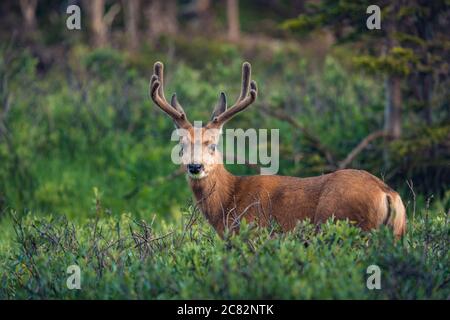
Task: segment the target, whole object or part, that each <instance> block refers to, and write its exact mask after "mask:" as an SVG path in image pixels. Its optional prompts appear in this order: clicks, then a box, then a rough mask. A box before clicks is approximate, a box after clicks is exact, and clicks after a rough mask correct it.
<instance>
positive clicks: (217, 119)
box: [209, 62, 258, 128]
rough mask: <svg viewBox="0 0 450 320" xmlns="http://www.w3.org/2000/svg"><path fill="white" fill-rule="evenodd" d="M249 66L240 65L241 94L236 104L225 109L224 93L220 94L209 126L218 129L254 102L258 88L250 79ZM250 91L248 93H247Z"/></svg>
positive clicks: (248, 64)
mask: <svg viewBox="0 0 450 320" xmlns="http://www.w3.org/2000/svg"><path fill="white" fill-rule="evenodd" d="M251 69H252V67H251V65H250V63H248V62H244V63H243V64H242V87H241V94H240V95H239V98H238V99H237V101H236V103H235V104H234V105H233V106H232V107H231V108H229V109H227V99H226V96H225V93H223V92H221V93H220V99H219V103H218V105H217V106H216V108H215V109H214V112H213V115H212V118H211V122H210V123H209V126H211V127H218V128H220V127H221V126H222V125H223V124H224V123H225V122H227V121H228V120H230V119H231V118H232V117H234V115H235V114H237V113H238V112H241V111H242V110H244V109H245V108H247V107H248V106H249V105H250V104H252V103H253V102H254V101H255V100H256V96H257V92H258V88H257V87H256V82H255V81H253V80H250V79H251ZM249 89H250V92H249Z"/></svg>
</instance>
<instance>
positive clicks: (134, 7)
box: [123, 0, 140, 51]
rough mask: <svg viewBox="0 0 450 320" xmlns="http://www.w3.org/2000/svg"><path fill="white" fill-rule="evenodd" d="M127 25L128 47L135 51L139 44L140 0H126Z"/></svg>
mask: <svg viewBox="0 0 450 320" xmlns="http://www.w3.org/2000/svg"><path fill="white" fill-rule="evenodd" d="M123 3H124V7H125V27H126V30H127V38H128V39H127V40H128V48H129V49H130V50H131V51H135V50H136V49H137V48H138V46H139V6H140V0H124V1H123Z"/></svg>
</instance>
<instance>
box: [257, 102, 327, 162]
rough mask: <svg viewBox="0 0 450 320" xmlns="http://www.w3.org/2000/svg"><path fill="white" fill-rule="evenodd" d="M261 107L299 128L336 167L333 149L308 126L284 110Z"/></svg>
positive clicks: (271, 114)
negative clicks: (324, 143) (323, 142)
mask: <svg viewBox="0 0 450 320" xmlns="http://www.w3.org/2000/svg"><path fill="white" fill-rule="evenodd" d="M260 108H261V110H262V111H263V112H264V113H266V114H268V115H270V116H272V117H274V118H277V119H279V120H282V121H286V122H288V123H289V124H290V125H291V126H293V127H294V128H296V129H299V130H300V131H301V132H302V133H303V135H304V136H305V138H306V139H308V140H309V141H310V142H311V143H312V144H313V146H314V147H315V148H316V149H317V150H318V151H319V152H320V153H322V155H323V156H324V157H325V159H326V160H327V162H328V164H329V165H330V166H331V167H334V168H335V167H336V161H335V160H334V156H333V155H332V153H331V151H330V150H329V149H328V148H327V147H326V146H324V145H323V144H322V142H321V141H320V139H319V138H318V137H316V136H315V135H314V134H313V133H312V132H311V131H310V130H309V129H308V128H307V127H305V126H303V125H302V124H301V123H300V122H298V121H297V120H295V119H294V118H293V117H291V116H290V115H288V114H286V113H284V112H282V111H276V110H272V109H270V108H268V107H266V106H261V107H260Z"/></svg>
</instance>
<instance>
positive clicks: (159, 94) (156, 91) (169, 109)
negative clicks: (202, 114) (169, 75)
mask: <svg viewBox="0 0 450 320" xmlns="http://www.w3.org/2000/svg"><path fill="white" fill-rule="evenodd" d="M163 81H164V65H163V64H162V63H161V62H159V61H158V62H156V63H155V64H154V66H153V75H152V77H151V79H150V97H151V98H152V100H153V102H155V104H156V105H157V106H158V107H160V108H161V109H162V110H163V111H164V112H165V113H167V114H168V115H169V116H170V117H171V118H172V119H173V120H174V121H175V123H176V124H177V126H178V127H181V128H186V127H188V126H190V123H189V121H188V120H187V118H186V114H185V112H184V110H183V108H182V107H181V105H180V104H179V103H178V102H177V99H176V95H175V94H174V95H173V96H172V101H171V102H172V104H169V103H168V102H167V100H166V98H165V96H164V89H163Z"/></svg>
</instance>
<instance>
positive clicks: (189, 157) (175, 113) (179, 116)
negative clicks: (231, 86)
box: [150, 62, 257, 179]
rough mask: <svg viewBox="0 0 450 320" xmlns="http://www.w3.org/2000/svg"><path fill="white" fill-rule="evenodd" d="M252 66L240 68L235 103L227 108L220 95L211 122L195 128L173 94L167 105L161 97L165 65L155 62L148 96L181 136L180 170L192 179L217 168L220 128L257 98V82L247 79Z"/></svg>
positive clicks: (163, 97)
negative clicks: (240, 83) (239, 82)
mask: <svg viewBox="0 0 450 320" xmlns="http://www.w3.org/2000/svg"><path fill="white" fill-rule="evenodd" d="M250 77H251V66H250V63H248V62H245V63H244V64H243V65H242V86H241V93H240V95H239V97H238V99H237V101H236V103H235V104H234V105H233V106H232V107H230V108H227V98H226V95H225V93H223V92H222V93H220V97H219V102H218V103H217V105H216V107H215V109H214V111H213V114H212V117H211V120H210V121H209V122H208V123H207V124H206V126H203V127H201V128H197V127H194V126H193V125H192V124H191V123H190V122H189V120H188V119H187V116H186V113H185V112H184V109H183V108H182V107H181V105H180V104H179V103H178V101H177V96H176V94H173V95H172V98H171V102H170V103H168V102H167V100H166V98H165V96H164V89H163V79H164V66H163V64H162V63H161V62H156V63H155V65H154V68H153V75H152V77H151V81H150V96H151V98H152V100H153V101H154V102H155V104H156V105H157V106H158V107H159V108H161V110H163V111H164V112H165V113H166V114H168V115H169V116H170V117H171V118H172V120H173V121H174V123H175V126H176V127H177V128H178V134H179V136H180V157H181V162H182V165H183V167H184V168H185V170H186V172H187V174H188V175H189V177H191V178H192V179H202V178H205V177H207V176H208V174H210V173H211V172H212V171H214V169H215V168H217V166H218V165H220V164H222V154H221V153H220V152H219V150H218V149H217V145H218V143H219V138H220V134H221V131H222V127H223V125H224V124H225V123H226V122H227V121H228V120H230V119H231V118H232V117H234V116H235V115H236V114H237V113H239V112H241V111H243V110H245V109H246V108H247V107H248V106H249V105H250V104H252V103H253V102H254V101H255V99H256V96H257V87H256V82H255V81H253V80H251V79H250Z"/></svg>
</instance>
